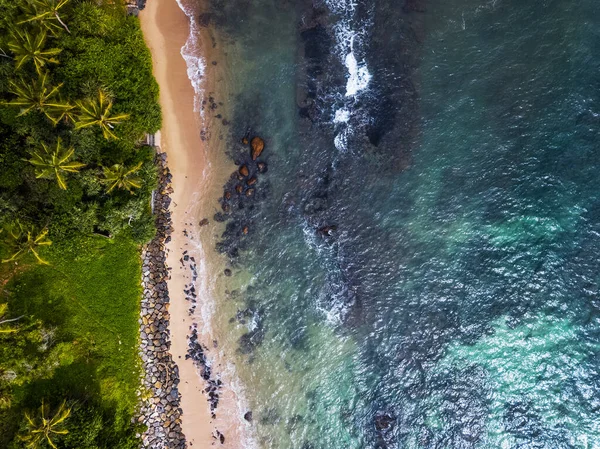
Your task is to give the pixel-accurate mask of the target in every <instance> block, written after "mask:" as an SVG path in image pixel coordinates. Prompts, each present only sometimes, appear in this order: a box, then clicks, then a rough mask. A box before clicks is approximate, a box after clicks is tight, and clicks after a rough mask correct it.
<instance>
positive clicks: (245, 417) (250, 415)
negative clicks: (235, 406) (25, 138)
mask: <svg viewBox="0 0 600 449" xmlns="http://www.w3.org/2000/svg"><path fill="white" fill-rule="evenodd" d="M244 419H245V420H246V421H248V422H252V411H248V412H246V413H244Z"/></svg>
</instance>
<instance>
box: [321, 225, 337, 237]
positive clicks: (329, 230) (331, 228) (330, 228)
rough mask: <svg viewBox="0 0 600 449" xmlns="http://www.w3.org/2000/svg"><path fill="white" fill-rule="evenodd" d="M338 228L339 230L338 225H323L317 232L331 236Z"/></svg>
mask: <svg viewBox="0 0 600 449" xmlns="http://www.w3.org/2000/svg"><path fill="white" fill-rule="evenodd" d="M336 230H337V226H336V225H328V226H323V227H321V228H319V229H317V232H318V233H319V234H321V235H324V236H331V235H333V233H334V232H335V231H336Z"/></svg>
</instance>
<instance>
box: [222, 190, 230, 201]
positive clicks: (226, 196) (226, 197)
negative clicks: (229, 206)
mask: <svg viewBox="0 0 600 449" xmlns="http://www.w3.org/2000/svg"><path fill="white" fill-rule="evenodd" d="M223 198H225V199H226V200H228V199H231V192H230V191H228V190H226V191H225V193H224V194H223Z"/></svg>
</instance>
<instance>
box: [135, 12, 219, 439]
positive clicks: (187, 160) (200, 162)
mask: <svg viewBox="0 0 600 449" xmlns="http://www.w3.org/2000/svg"><path fill="white" fill-rule="evenodd" d="M140 20H141V24H142V29H143V32H144V36H145V39H146V43H147V45H148V47H149V48H150V51H151V52H152V58H153V70H154V75H155V77H156V80H157V81H158V84H159V85H160V104H161V107H162V112H163V126H162V130H161V139H160V140H161V142H160V145H161V148H162V150H163V151H166V153H167V154H168V163H169V168H170V170H171V172H172V174H173V182H172V185H173V188H174V193H173V194H172V200H173V203H172V207H171V210H172V213H173V215H172V220H173V227H174V232H173V237H172V241H171V242H170V244H169V245H167V249H168V250H169V256H168V259H167V263H168V266H170V267H173V269H172V272H171V273H172V277H171V279H170V281H169V292H170V296H171V307H170V313H171V323H172V326H171V327H172V328H171V342H172V346H171V353H172V355H173V360H174V361H175V362H176V363H177V364H178V366H179V375H180V381H181V382H180V384H179V391H180V392H181V395H182V400H181V408H182V409H183V417H182V428H183V433H184V435H185V436H186V438H187V441H188V445H190V444H191V445H193V446H194V447H201V448H205V447H209V446H210V445H211V444H212V443H213V441H214V440H213V437H212V433H213V430H214V427H213V423H211V414H210V410H209V405H208V402H207V399H206V397H205V396H204V394H203V392H202V389H203V387H204V386H203V383H202V382H201V381H200V379H199V376H198V374H197V371H196V368H195V367H194V364H193V362H192V361H191V360H186V359H185V355H186V352H187V347H188V342H187V338H186V336H187V335H188V333H189V327H190V326H191V325H192V322H193V320H192V318H191V317H190V316H189V314H188V311H187V309H188V307H189V304H187V303H186V301H185V300H184V298H183V293H182V292H183V290H184V286H185V284H186V283H188V282H190V280H189V272H188V271H187V270H182V269H181V268H180V263H179V258H180V257H181V256H180V254H181V251H180V248H183V247H184V246H185V247H186V248H187V246H186V245H187V243H188V239H187V237H185V236H184V234H183V230H184V229H185V230H186V231H188V232H191V233H197V229H195V228H196V226H197V225H198V220H196V219H195V217H196V213H197V208H198V204H196V201H195V198H196V195H195V194H196V193H197V192H199V191H200V190H201V188H202V186H201V185H202V182H201V178H202V176H200V175H201V174H202V173H203V171H204V170H205V168H206V167H207V165H208V161H207V156H206V154H207V153H206V151H203V146H204V142H202V140H201V139H200V124H199V121H198V119H197V118H196V114H195V113H194V90H193V88H192V85H191V83H190V80H189V79H188V76H187V67H186V63H185V61H184V59H183V58H182V57H181V55H180V49H181V47H182V46H183V45H184V44H185V42H186V39H187V37H188V34H189V28H190V27H189V21H188V18H187V16H186V15H185V14H184V13H183V11H182V10H181V9H180V8H179V6H178V4H177V2H176V1H175V0H161V1H158V0H152V1H149V2H148V4H147V7H146V9H145V10H144V11H142V12H141V13H140ZM186 223H187V224H186ZM190 254H193V251H190Z"/></svg>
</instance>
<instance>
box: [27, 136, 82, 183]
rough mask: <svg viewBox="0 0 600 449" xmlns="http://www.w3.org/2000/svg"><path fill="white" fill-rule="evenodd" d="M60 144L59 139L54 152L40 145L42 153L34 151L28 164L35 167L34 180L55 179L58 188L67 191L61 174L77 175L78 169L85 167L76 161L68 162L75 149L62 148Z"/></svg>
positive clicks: (44, 145)
mask: <svg viewBox="0 0 600 449" xmlns="http://www.w3.org/2000/svg"><path fill="white" fill-rule="evenodd" d="M60 143H61V140H60V138H59V139H58V140H57V142H56V148H55V149H54V150H50V149H49V148H48V147H47V146H46V144H44V143H42V150H43V151H34V152H33V153H32V154H31V159H29V162H30V163H31V164H32V165H33V166H35V175H36V178H56V181H57V182H58V186H59V187H60V188H61V189H63V190H67V184H66V183H65V180H64V178H63V173H77V172H78V171H79V169H81V168H82V167H85V164H82V163H81V162H77V161H71V162H69V159H71V157H72V156H73V153H75V149H74V148H73V147H70V148H62V147H61V145H60Z"/></svg>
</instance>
